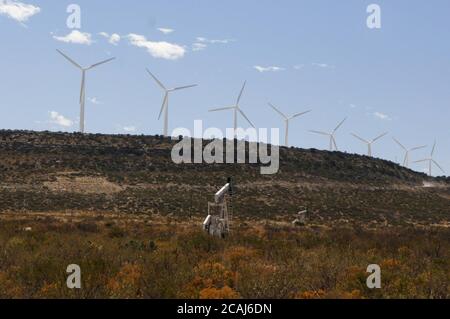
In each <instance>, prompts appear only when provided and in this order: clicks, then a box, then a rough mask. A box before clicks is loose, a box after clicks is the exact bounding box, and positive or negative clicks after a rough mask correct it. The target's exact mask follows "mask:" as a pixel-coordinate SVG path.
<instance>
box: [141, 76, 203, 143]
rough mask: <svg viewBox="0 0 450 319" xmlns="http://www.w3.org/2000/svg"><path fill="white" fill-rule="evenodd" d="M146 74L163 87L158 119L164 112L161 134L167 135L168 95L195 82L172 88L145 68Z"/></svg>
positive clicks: (189, 86) (188, 87)
mask: <svg viewBox="0 0 450 319" xmlns="http://www.w3.org/2000/svg"><path fill="white" fill-rule="evenodd" d="M146 70H147V72H148V74H150V76H151V77H152V78H153V79H154V80H155V82H156V83H157V84H158V85H159V86H160V87H161V89H163V91H164V100H163V103H162V107H161V111H160V112H159V117H158V120H160V119H161V116H162V114H163V112H164V129H163V135H164V136H169V95H170V93H172V92H174V91H180V90H184V89H190V88H193V87H196V86H197V84H193V85H187V86H181V87H176V88H173V89H167V88H166V87H165V86H164V85H163V84H162V83H161V81H159V80H158V79H157V78H156V76H154V75H153V73H152V72H150V70H149V69H146Z"/></svg>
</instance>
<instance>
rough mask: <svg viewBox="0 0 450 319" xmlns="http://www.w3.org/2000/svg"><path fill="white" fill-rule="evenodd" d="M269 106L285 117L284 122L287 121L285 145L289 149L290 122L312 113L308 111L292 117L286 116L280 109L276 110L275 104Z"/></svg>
mask: <svg viewBox="0 0 450 319" xmlns="http://www.w3.org/2000/svg"><path fill="white" fill-rule="evenodd" d="M269 106H270V107H271V108H273V109H274V110H275V112H277V113H278V114H280V115H281V116H282V117H283V119H284V121H285V127H286V133H285V139H284V145H285V146H286V147H289V121H291V120H293V119H295V118H297V117H300V116H302V115H305V114H307V113H309V112H311V110H309V111H306V112H302V113H297V114H294V115H292V116H287V115H286V114H284V113H283V112H281V111H280V110H279V109H278V108H276V107H275V106H274V105H273V104H271V103H269Z"/></svg>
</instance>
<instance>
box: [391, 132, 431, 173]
mask: <svg viewBox="0 0 450 319" xmlns="http://www.w3.org/2000/svg"><path fill="white" fill-rule="evenodd" d="M392 139H393V140H394V142H395V143H397V144H398V145H399V146H400V147H401V148H402V149H403V150H404V151H405V159H404V160H403V166H405V167H406V168H409V161H410V154H411V152H414V151H417V150H420V149H423V148H425V147H427V146H426V145H424V146H417V147H413V148H410V149H407V148H406V147H405V146H404V145H403V144H402V143H400V142H399V141H398V140H397V139H396V138H395V137H393V138H392Z"/></svg>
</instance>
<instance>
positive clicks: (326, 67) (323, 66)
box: [312, 63, 334, 69]
mask: <svg viewBox="0 0 450 319" xmlns="http://www.w3.org/2000/svg"><path fill="white" fill-rule="evenodd" d="M312 66H316V67H318V68H322V69H334V66H333V65H329V64H326V63H313V64H312Z"/></svg>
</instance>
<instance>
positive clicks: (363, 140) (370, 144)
mask: <svg viewBox="0 0 450 319" xmlns="http://www.w3.org/2000/svg"><path fill="white" fill-rule="evenodd" d="M387 134H388V133H387V132H386V133H383V134H381V135H380V136H378V137H375V138H374V139H373V140H371V141H368V140H366V139H364V138H362V137H360V136H358V135H356V134H354V133H352V135H353V136H354V137H356V138H357V139H358V140H360V141H362V142H363V143H365V144H367V148H368V151H367V156H370V157H371V156H372V145H373V143H375V142H376V141H378V140H379V139H381V138H383V137H385V136H386V135H387Z"/></svg>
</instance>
